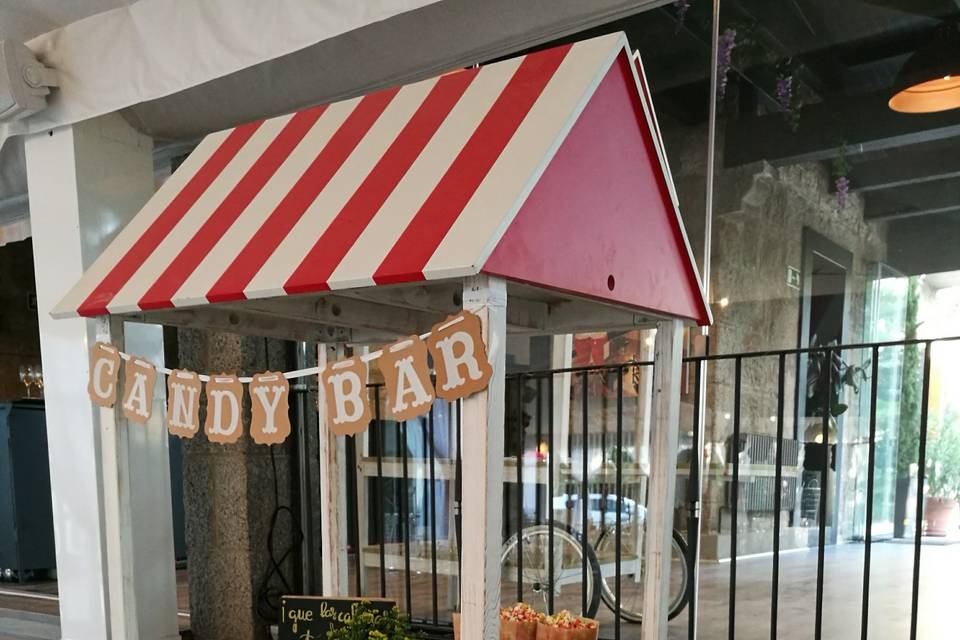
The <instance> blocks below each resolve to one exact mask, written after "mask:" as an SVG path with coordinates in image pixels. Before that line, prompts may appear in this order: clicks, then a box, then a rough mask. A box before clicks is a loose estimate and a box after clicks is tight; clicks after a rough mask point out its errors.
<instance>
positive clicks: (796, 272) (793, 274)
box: [787, 265, 800, 289]
mask: <svg viewBox="0 0 960 640" xmlns="http://www.w3.org/2000/svg"><path fill="white" fill-rule="evenodd" d="M787 286H788V287H792V288H793V289H799V288H800V269H797V268H796V267H791V266H789V265H788V266H787Z"/></svg>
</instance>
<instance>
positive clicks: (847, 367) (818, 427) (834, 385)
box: [804, 342, 870, 444]
mask: <svg viewBox="0 0 960 640" xmlns="http://www.w3.org/2000/svg"><path fill="white" fill-rule="evenodd" d="M833 344H836V343H835V342H832V343H831V344H829V345H826V346H832V345H833ZM828 354H829V357H828ZM869 367H870V360H869V359H868V360H867V361H865V362H864V363H863V365H862V366H858V365H852V364H848V363H847V362H846V361H845V360H844V359H843V358H842V357H841V355H840V352H839V351H829V352H828V351H814V352H812V353H811V354H810V356H809V360H808V361H807V384H806V396H807V397H806V407H807V416H808V418H807V428H806V429H805V432H804V435H805V438H806V440H807V441H808V442H816V443H820V444H823V442H822V441H823V415H824V412H825V411H824V410H825V409H826V408H827V404H828V401H829V407H830V415H829V417H828V422H829V425H830V428H829V431H828V433H827V436H828V441H829V442H828V443H829V444H832V443H833V442H834V441H835V438H836V424H837V420H836V419H837V417H838V416H840V415H842V414H843V413H845V412H846V411H847V409H849V408H850V405H848V404H847V403H846V402H844V400H845V399H846V398H845V396H844V391H845V389H846V388H850V390H852V391H853V393H854V394H859V393H860V387H861V386H862V384H863V383H864V382H865V381H866V380H867V379H868V376H867V370H868V369H869ZM827 394H829V396H830V397H829V399H828V398H827Z"/></svg>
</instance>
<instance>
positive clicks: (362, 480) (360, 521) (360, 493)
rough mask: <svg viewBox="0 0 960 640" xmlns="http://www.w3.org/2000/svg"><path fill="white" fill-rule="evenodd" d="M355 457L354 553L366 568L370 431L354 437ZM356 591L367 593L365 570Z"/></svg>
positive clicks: (363, 351) (366, 350)
mask: <svg viewBox="0 0 960 640" xmlns="http://www.w3.org/2000/svg"><path fill="white" fill-rule="evenodd" d="M357 352H359V353H360V355H363V356H365V355H367V354H368V353H369V352H370V347H368V346H362V347H358V348H355V349H354V353H357ZM366 382H367V384H369V383H370V373H369V369H368V370H367V380H366ZM370 401H371V402H373V398H372V397H371V398H370ZM374 415H376V409H374ZM355 437H356V439H357V440H356V448H355V449H354V451H355V452H356V456H355V459H354V467H353V469H352V470H351V472H352V473H353V477H354V479H355V480H354V481H355V482H356V487H357V503H356V504H355V505H353V506H352V508H354V509H356V510H357V538H358V540H357V549H356V550H355V551H354V553H356V554H357V555H359V556H360V566H361V567H366V566H367V565H366V559H365V557H364V556H365V554H366V548H367V545H368V544H370V535H369V534H370V527H369V523H368V518H367V513H368V511H367V507H368V505H367V500H368V496H367V493H368V492H367V478H366V476H365V475H364V473H363V461H364V459H365V458H366V457H367V455H368V454H369V447H370V442H369V440H370V430H369V429H367V430H365V431H363V432H361V433H358V434H357V435H356V436H355ZM343 501H344V504H346V502H347V494H346V486H344V488H343ZM357 585H358V587H357V591H358V592H359V593H367V591H366V586H367V581H366V569H363V568H361V570H360V574H359V575H358V576H357Z"/></svg>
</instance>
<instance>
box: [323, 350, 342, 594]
mask: <svg viewBox="0 0 960 640" xmlns="http://www.w3.org/2000/svg"><path fill="white" fill-rule="evenodd" d="M343 353H344V349H343V345H337V346H334V345H329V344H321V345H319V346H318V348H317V365H318V366H320V367H325V366H327V365H328V364H332V363H334V362H336V361H337V360H338V359H340V358H342V357H343ZM319 386H320V392H319V400H320V402H319V411H320V414H319V420H318V421H317V424H318V425H319V431H320V433H319V439H318V443H319V451H318V455H319V457H320V520H321V523H322V524H321V528H320V550H321V565H322V569H321V582H322V585H321V586H322V593H323V595H325V596H345V595H347V592H348V589H349V580H348V576H347V500H346V473H345V468H344V464H345V461H346V459H347V455H346V446H345V440H344V436H337V435H336V434H334V433H333V431H332V430H331V429H330V423H329V421H328V419H327V398H326V394H325V393H324V389H323V385H322V384H320V385H319Z"/></svg>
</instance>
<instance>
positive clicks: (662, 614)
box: [641, 320, 683, 640]
mask: <svg viewBox="0 0 960 640" xmlns="http://www.w3.org/2000/svg"><path fill="white" fill-rule="evenodd" d="M682 340H683V324H682V323H681V321H680V320H664V321H662V322H660V323H658V325H657V337H656V343H655V347H654V348H655V363H656V364H655V370H654V389H653V393H654V396H653V408H652V413H653V416H652V423H653V429H652V433H651V445H650V458H651V460H650V489H649V493H648V495H649V498H648V500H647V526H646V550H645V553H644V566H645V567H646V575H645V577H644V585H643V590H644V596H643V627H642V629H641V634H642V635H641V637H642V639H643V640H666V637H667V606H668V601H669V597H670V596H669V587H670V584H669V579H670V544H671V538H672V533H673V503H674V494H675V490H676V469H677V440H678V430H679V425H680V372H681V367H682V360H681V357H682Z"/></svg>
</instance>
